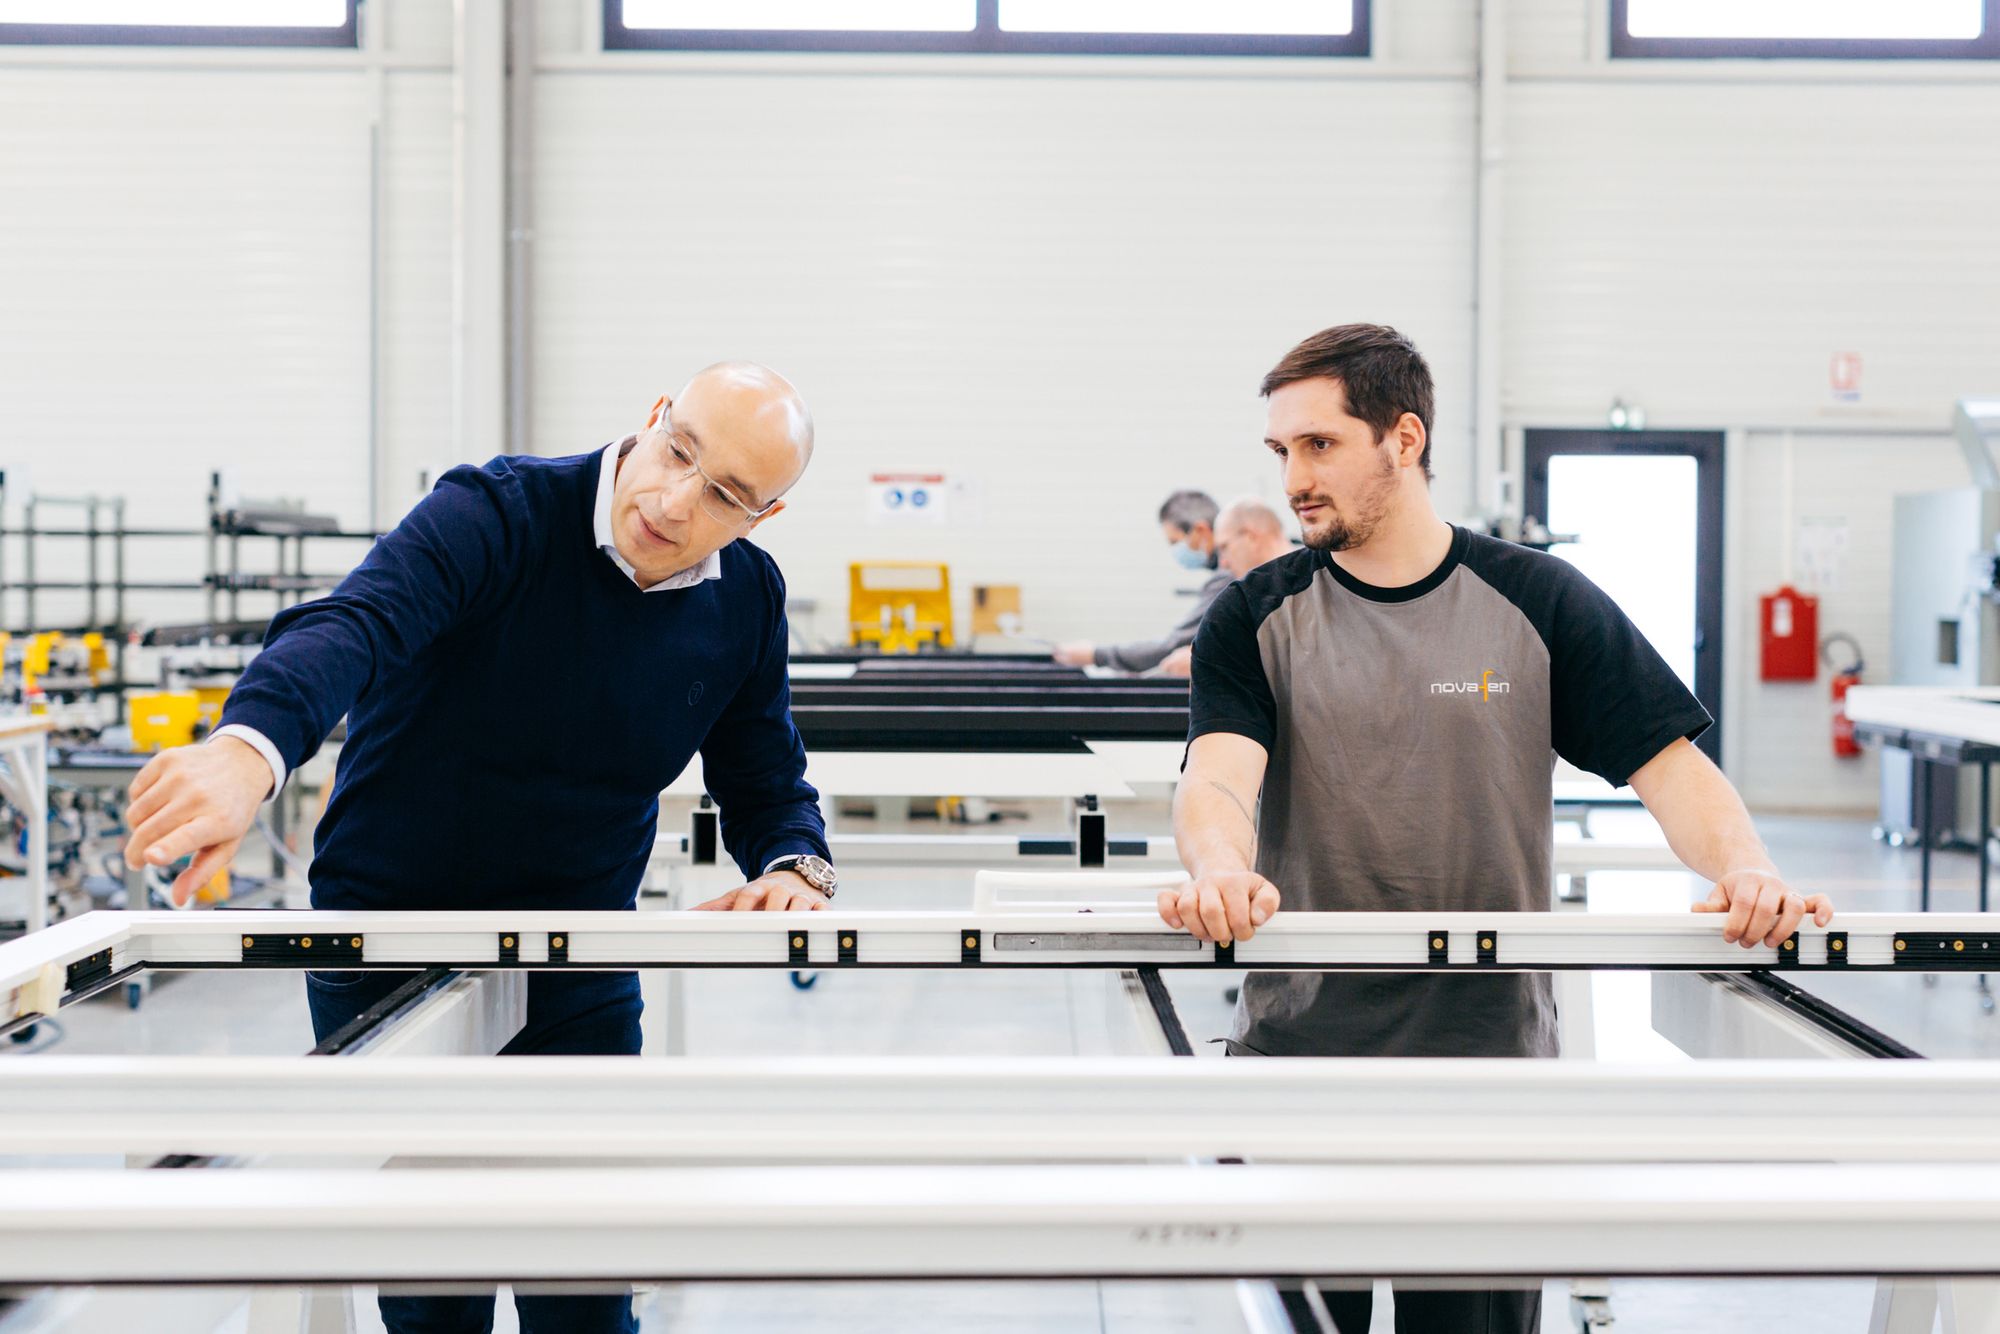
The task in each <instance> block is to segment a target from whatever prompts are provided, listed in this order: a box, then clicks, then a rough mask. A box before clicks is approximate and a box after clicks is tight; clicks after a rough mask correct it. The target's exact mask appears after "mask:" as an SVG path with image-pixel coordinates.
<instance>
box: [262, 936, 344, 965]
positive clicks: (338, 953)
mask: <svg viewBox="0 0 2000 1334" xmlns="http://www.w3.org/2000/svg"><path fill="white" fill-rule="evenodd" d="M361 941H362V938H361V937H360V936H357V935H351V934H348V933H346V932H340V933H326V932H313V933H310V934H308V933H303V932H302V933H300V934H298V935H291V936H258V935H249V936H245V937H243V962H244V963H286V964H312V965H314V966H315V967H317V966H320V965H323V964H324V965H331V966H334V967H338V966H339V965H341V964H355V963H360V962H361Z"/></svg>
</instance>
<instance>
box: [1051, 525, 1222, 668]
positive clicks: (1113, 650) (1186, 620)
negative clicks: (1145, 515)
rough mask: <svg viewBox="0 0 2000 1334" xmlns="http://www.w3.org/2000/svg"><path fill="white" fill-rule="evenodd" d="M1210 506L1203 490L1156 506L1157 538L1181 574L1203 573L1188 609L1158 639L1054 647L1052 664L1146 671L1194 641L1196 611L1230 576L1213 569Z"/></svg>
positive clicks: (1081, 642) (1198, 615)
mask: <svg viewBox="0 0 2000 1334" xmlns="http://www.w3.org/2000/svg"><path fill="white" fill-rule="evenodd" d="M1216 508H1217V507H1216V504H1215V501H1214V499H1213V498H1212V497H1210V496H1209V495H1208V493H1207V492H1205V491H1176V492H1174V493H1173V494H1172V495H1170V496H1168V497H1167V500H1166V503H1165V504H1164V505H1161V506H1160V535H1161V536H1162V537H1164V538H1165V539H1166V541H1167V552H1168V554H1169V555H1170V556H1171V557H1172V558H1173V561H1174V563H1175V564H1176V565H1178V566H1180V567H1181V568H1182V569H1184V570H1208V571H1211V572H1212V573H1211V574H1210V575H1209V578H1208V581H1207V582H1206V583H1204V584H1203V585H1202V586H1201V589H1200V591H1199V592H1197V593H1196V594H1195V598H1194V605H1193V606H1191V607H1189V608H1188V610H1187V614H1186V615H1184V616H1182V617H1181V618H1180V620H1179V621H1177V622H1176V623H1175V624H1174V628H1173V629H1171V630H1169V631H1168V632H1167V633H1166V635H1165V636H1164V637H1162V638H1159V639H1142V640H1137V641H1135V642H1133V643H1129V644H1093V643H1091V642H1090V641H1089V640H1077V641H1075V642H1073V643H1068V644H1061V645H1058V646H1057V648H1056V652H1055V658H1056V661H1057V662H1060V663H1063V664H1065V665H1067V666H1071V667H1087V666H1093V665H1095V666H1098V667H1116V668H1118V669H1119V670H1120V671H1127V672H1148V671H1152V670H1153V669H1154V668H1156V667H1158V666H1160V664H1161V663H1163V662H1164V661H1166V659H1167V657H1168V656H1169V655H1170V654H1172V653H1173V652H1174V651H1175V650H1176V649H1180V648H1184V647H1186V646H1187V645H1189V644H1192V643H1193V642H1194V632H1195V630H1196V629H1197V628H1198V627H1199V626H1200V625H1201V618H1202V613H1204V612H1206V611H1207V610H1208V606H1209V604H1210V603H1211V602H1214V601H1215V599H1216V597H1217V595H1218V594H1220V593H1221V592H1222V590H1223V589H1225V588H1227V587H1229V582H1230V574H1229V572H1228V571H1227V570H1218V569H1217V568H1216V565H1217V559H1216V550H1215V515H1216Z"/></svg>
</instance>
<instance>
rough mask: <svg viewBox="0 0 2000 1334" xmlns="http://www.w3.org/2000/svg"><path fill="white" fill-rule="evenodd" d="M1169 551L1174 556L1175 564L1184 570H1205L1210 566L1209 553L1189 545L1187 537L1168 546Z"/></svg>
mask: <svg viewBox="0 0 2000 1334" xmlns="http://www.w3.org/2000/svg"><path fill="white" fill-rule="evenodd" d="M1167 551H1168V553H1169V554H1170V555H1172V556H1173V558H1174V564H1176V565H1178V566H1180V567H1181V568H1182V569H1183V570H1205V569H1207V568H1208V553H1207V552H1205V551H1196V550H1195V549H1194V548H1193V547H1191V546H1189V545H1188V541H1187V539H1186V538H1185V537H1184V538H1182V539H1181V540H1180V541H1178V542H1176V543H1174V544H1173V545H1172V546H1170V547H1168V548H1167Z"/></svg>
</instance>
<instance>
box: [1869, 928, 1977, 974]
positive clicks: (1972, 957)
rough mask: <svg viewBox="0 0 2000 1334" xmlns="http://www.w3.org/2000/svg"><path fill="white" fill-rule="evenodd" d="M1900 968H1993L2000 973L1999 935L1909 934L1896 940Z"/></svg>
mask: <svg viewBox="0 0 2000 1334" xmlns="http://www.w3.org/2000/svg"><path fill="white" fill-rule="evenodd" d="M1895 955H1896V966H1897V967H1899V968H1974V967H1986V966H1989V965H1991V966H1992V967H1993V968H1994V970H1995V971H1996V972H2000V935H1987V934H1981V935H1953V934H1948V933H1946V932H1942V931H1906V932H1903V933H1902V934H1900V935H1898V936H1897V937H1896V940H1895Z"/></svg>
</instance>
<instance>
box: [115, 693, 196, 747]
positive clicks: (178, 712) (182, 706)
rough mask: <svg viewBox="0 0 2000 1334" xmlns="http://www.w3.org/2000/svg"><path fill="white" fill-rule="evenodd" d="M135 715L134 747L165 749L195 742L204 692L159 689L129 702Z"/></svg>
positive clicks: (133, 721) (127, 703)
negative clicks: (202, 693) (195, 732)
mask: <svg viewBox="0 0 2000 1334" xmlns="http://www.w3.org/2000/svg"><path fill="white" fill-rule="evenodd" d="M126 706H127V707H128V708H129V709H130V710H131V715H132V749H133V750H136V751H142V752H143V751H153V750H165V749H167V748H168V747H170V746H191V745H193V744H194V727H195V723H196V722H198V721H200V719H201V695H200V694H199V693H198V692H197V691H193V690H156V691H152V692H150V693H145V694H138V695H134V696H132V697H131V698H130V699H129V700H127V701H126Z"/></svg>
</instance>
